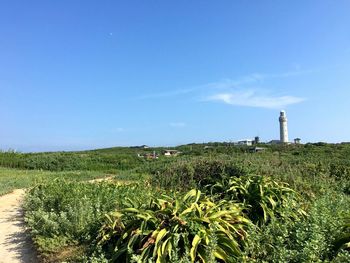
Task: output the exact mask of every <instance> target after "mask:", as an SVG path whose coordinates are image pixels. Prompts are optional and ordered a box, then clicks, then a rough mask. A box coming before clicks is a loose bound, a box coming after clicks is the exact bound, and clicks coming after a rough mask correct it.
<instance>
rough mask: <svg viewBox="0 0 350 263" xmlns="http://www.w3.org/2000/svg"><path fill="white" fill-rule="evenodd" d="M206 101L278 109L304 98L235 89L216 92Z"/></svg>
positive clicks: (301, 100)
mask: <svg viewBox="0 0 350 263" xmlns="http://www.w3.org/2000/svg"><path fill="white" fill-rule="evenodd" d="M205 100H207V101H219V102H223V103H226V104H230V105H237V106H247V107H259V108H268V109H280V108H283V107H286V106H288V105H291V104H296V103H300V102H303V101H305V98H301V97H295V96H269V95H259V94H257V93H256V92H255V91H252V90H250V91H243V92H242V91H241V92H239V91H237V92H230V93H217V94H214V95H211V96H209V97H207V98H206V99H205Z"/></svg>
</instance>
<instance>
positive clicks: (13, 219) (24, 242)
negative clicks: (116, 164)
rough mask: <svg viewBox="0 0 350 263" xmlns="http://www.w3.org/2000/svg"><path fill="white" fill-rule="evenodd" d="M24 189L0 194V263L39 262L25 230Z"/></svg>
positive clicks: (95, 180) (103, 179)
mask: <svg viewBox="0 0 350 263" xmlns="http://www.w3.org/2000/svg"><path fill="white" fill-rule="evenodd" d="M111 179H112V177H111V176H109V177H105V178H98V179H93V180H89V182H91V183H93V182H100V181H105V180H111ZM24 197H25V190H24V189H16V190H14V191H13V192H11V193H9V194H5V195H3V196H0V263H17V262H21V263H36V262H39V260H38V258H37V253H36V250H35V247H34V245H33V243H32V241H31V238H30V236H29V234H28V233H27V231H26V227H25V222H24V217H23V210H22V201H23V199H24Z"/></svg>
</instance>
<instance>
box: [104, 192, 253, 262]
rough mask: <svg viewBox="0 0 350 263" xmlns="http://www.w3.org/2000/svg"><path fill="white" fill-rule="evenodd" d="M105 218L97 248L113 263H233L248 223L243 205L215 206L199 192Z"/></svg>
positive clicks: (130, 208) (165, 198)
mask: <svg viewBox="0 0 350 263" xmlns="http://www.w3.org/2000/svg"><path fill="white" fill-rule="evenodd" d="M107 219H108V220H107V222H106V224H105V225H104V226H103V228H102V229H101V231H100V235H99V239H100V242H99V244H100V245H101V246H102V247H103V248H104V249H105V250H106V251H107V252H108V253H107V254H109V255H110V256H109V257H110V261H111V262H130V260H135V261H137V262H153V261H155V262H157V263H161V262H216V259H217V260H219V261H221V260H222V261H224V262H235V261H236V260H237V259H238V258H241V244H242V243H243V241H244V239H245V237H246V232H245V227H246V226H247V225H248V224H249V220H247V219H246V218H244V217H243V215H242V210H241V206H240V205H238V204H235V203H232V202H227V201H225V200H223V201H220V202H218V203H213V202H212V201H211V200H210V199H208V198H207V197H205V196H203V195H202V194H201V192H200V191H198V190H191V191H190V192H188V193H187V194H186V195H185V196H183V197H180V198H179V197H178V198H176V199H175V200H174V199H173V198H172V197H170V196H163V197H162V198H154V197H153V198H152V199H151V200H149V201H148V202H147V204H143V205H141V207H135V206H132V207H129V208H125V209H120V210H117V211H116V212H114V213H112V214H110V215H109V216H108V217H107Z"/></svg>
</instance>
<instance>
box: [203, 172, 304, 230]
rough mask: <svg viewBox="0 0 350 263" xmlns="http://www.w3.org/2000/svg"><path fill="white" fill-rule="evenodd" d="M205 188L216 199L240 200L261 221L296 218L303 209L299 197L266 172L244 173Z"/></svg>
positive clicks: (255, 218) (253, 218)
mask: <svg viewBox="0 0 350 263" xmlns="http://www.w3.org/2000/svg"><path fill="white" fill-rule="evenodd" d="M207 191H208V192H210V194H211V195H213V196H215V198H216V199H217V200H220V199H227V200H234V201H237V202H241V203H243V204H244V206H245V210H244V211H245V213H246V214H247V216H248V217H249V218H250V220H252V221H253V222H256V223H259V224H263V223H266V222H268V221H269V220H270V219H271V218H274V217H292V218H299V217H300V216H304V215H305V212H304V211H303V210H302V209H301V208H300V205H299V201H300V198H299V196H298V195H297V193H296V192H295V191H293V190H292V189H291V188H289V187H288V185H287V184H285V183H278V182H276V181H274V180H272V179H271V178H269V177H266V176H260V175H247V176H241V177H230V178H227V179H226V178H225V179H224V180H222V181H221V182H217V183H216V184H214V185H208V186H207Z"/></svg>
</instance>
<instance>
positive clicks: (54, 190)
mask: <svg viewBox="0 0 350 263" xmlns="http://www.w3.org/2000/svg"><path fill="white" fill-rule="evenodd" d="M204 146H210V147H204ZM265 147H266V148H267V149H266V150H265V152H262V153H249V151H248V149H247V148H236V147H233V146H232V145H230V144H224V143H223V144H219V143H218V144H214V143H213V144H209V145H195V144H193V145H187V146H181V147H179V148H178V150H180V151H181V152H182V155H180V156H178V157H172V158H165V157H160V158H159V159H156V160H146V159H142V158H139V157H137V153H138V151H146V152H147V151H153V150H154V149H142V150H135V149H128V148H111V149H106V150H99V151H91V152H78V153H47V154H42V156H45V157H44V158H42V159H41V157H40V154H33V155H31V154H26V155H25V156H24V157H23V156H22V157H20V158H23V160H25V161H23V160H22V161H21V162H20V163H21V165H19V166H15V165H13V164H14V163H16V162H17V161H18V159H16V158H19V157H18V156H17V155H21V154H17V153H2V157H3V159H2V160H3V161H2V165H3V166H7V167H9V166H10V167H12V166H13V167H21V168H27V169H32V168H41V169H43V170H54V171H56V172H50V171H38V170H29V171H28V170H26V171H24V170H13V169H9V168H1V169H0V174H1V176H0V186H1V189H3V190H2V191H3V193H5V192H7V191H9V190H10V189H12V188H18V187H31V188H30V190H29V192H28V195H27V198H26V202H25V204H24V208H25V211H26V212H25V216H26V221H27V224H28V226H29V228H30V229H31V233H32V236H33V240H34V241H35V244H36V245H37V247H38V249H39V251H40V253H41V257H42V258H43V260H44V261H48V262H50V261H51V262H63V261H65V262H147V263H148V262H156V263H158V262H159V263H162V262H202V263H204V262H208V263H214V262H219V263H221V262H350V252H349V242H350V238H349V237H350V234H349V233H350V227H349V211H350V190H349V189H350V181H349V179H350V161H349V159H348V157H349V154H350V145H349V144H338V145H329V144H323V143H319V144H307V145H295V146H293V145H290V146H265ZM157 150H159V149H157ZM6 154H7V155H6ZM11 154H12V156H14V157H9V156H10V155H11ZM5 155H6V158H7V159H6V158H4V156H5ZM61 155H62V156H65V155H67V156H74V158H71V160H72V162H73V163H74V162H75V161H76V162H77V163H76V164H72V165H67V163H65V162H66V161H65V160H64V161H62V163H61V162H60V161H58V162H57V163H56V164H55V165H56V166H47V163H50V162H51V161H48V160H51V159H50V158H53V159H55V158H56V157H57V156H61ZM38 156H39V157H38ZM48 156H50V157H48ZM67 156H65V157H63V158H68V157H67ZM92 156H94V157H93V159H94V160H96V165H95V164H94V162H95V161H93V162H90V161H87V160H88V159H89V158H91V157H92ZM107 156H109V157H108V158H107ZM36 158H38V159H36ZM57 158H58V157H57ZM98 158H100V163H99V164H98V161H97V160H98ZM109 158H110V159H109ZM16 160H17V161H16ZM28 160H36V161H34V163H35V166H33V167H27V166H26V165H24V166H23V164H24V163H26V162H27V161H28ZM107 160H110V163H108V161H107ZM116 160H118V161H116ZM123 160H124V161H123ZM131 160H132V161H131ZM53 163H55V162H53ZM84 163H85V166H84V165H83V164H84ZM121 163H124V166H123V165H121ZM74 165H77V166H74ZM52 167H54V168H52ZM57 167H60V168H59V169H58V168H57ZM78 168H79V169H81V171H80V172H77V171H75V170H76V169H78ZM57 170H63V171H62V172H57ZM110 172H112V174H114V175H113V178H114V180H111V181H108V182H100V183H94V184H92V183H88V182H83V181H84V180H85V181H86V180H89V179H90V178H94V177H99V176H101V175H106V174H110ZM5 174H6V175H5ZM10 178H11V179H10ZM15 178H17V179H15ZM121 181H122V182H123V183H122V184H121V183H120V182H121ZM6 182H10V183H9V184H8V185H10V186H6ZM11 182H12V183H11ZM15 186H18V187H15ZM6 189H7V190H6ZM64 252H66V253H64Z"/></svg>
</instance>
